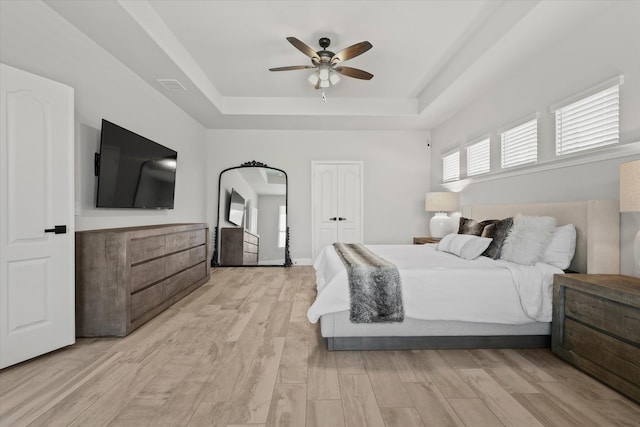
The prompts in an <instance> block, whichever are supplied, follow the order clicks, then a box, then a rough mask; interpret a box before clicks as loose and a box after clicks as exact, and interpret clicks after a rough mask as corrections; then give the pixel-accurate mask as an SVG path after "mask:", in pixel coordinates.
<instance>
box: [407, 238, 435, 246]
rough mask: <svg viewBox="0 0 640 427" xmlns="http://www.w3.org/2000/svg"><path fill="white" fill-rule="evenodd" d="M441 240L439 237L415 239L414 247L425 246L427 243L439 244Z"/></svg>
mask: <svg viewBox="0 0 640 427" xmlns="http://www.w3.org/2000/svg"><path fill="white" fill-rule="evenodd" d="M440 240H441V239H440V238H439V237H414V238H413V244H414V245H424V244H426V243H438V242H439V241H440Z"/></svg>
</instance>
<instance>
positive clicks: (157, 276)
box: [76, 224, 209, 337]
mask: <svg viewBox="0 0 640 427" xmlns="http://www.w3.org/2000/svg"><path fill="white" fill-rule="evenodd" d="M208 230H209V229H208V227H207V224H169V225H160V226H146V227H130V228H117V229H105V230H90V231H79V232H77V233H76V335H77V336H89V337H93V336H124V335H127V334H128V333H130V332H131V331H133V330H134V329H135V328H137V327H139V326H140V325H142V324H143V323H145V322H147V321H148V320H149V319H151V318H153V317H154V316H156V315H158V314H159V313H160V312H162V311H163V310H164V309H166V308H167V307H169V306H170V305H171V304H173V303H174V302H176V301H177V300H179V299H180V298H182V297H184V296H185V295H187V294H188V293H190V292H191V291H193V290H194V289H195V288H197V287H198V286H200V285H202V284H203V283H205V282H207V280H209V265H208V262H207V247H208V236H209V232H208Z"/></svg>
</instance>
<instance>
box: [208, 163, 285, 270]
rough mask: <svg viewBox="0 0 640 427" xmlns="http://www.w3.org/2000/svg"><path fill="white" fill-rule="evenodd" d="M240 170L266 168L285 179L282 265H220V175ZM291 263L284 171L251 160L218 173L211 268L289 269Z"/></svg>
mask: <svg viewBox="0 0 640 427" xmlns="http://www.w3.org/2000/svg"><path fill="white" fill-rule="evenodd" d="M241 168H266V169H273V170H276V171H278V172H282V173H283V174H284V177H285V195H284V197H285V206H286V209H287V220H286V232H287V235H286V238H285V243H284V263H283V264H269V265H260V264H256V265H220V261H219V258H220V254H219V253H218V234H219V232H220V199H221V197H220V193H221V190H222V188H221V187H222V175H223V174H224V173H225V172H227V171H230V170H234V169H241ZM292 265H293V262H292V261H291V255H290V254H289V177H288V175H287V173H286V172H285V171H283V170H282V169H278V168H274V167H271V166H267V164H266V163H261V162H257V161H255V160H251V161H250V162H245V163H242V164H241V165H240V166H233V167H230V168H227V169H225V170H223V171H222V172H220V175H218V210H217V221H216V226H215V228H214V236H213V255H212V256H211V267H291V266H292Z"/></svg>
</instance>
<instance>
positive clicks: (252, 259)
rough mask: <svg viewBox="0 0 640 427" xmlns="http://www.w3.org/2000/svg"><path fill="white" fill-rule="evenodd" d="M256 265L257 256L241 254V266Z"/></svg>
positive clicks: (246, 253)
mask: <svg viewBox="0 0 640 427" xmlns="http://www.w3.org/2000/svg"><path fill="white" fill-rule="evenodd" d="M257 263H258V254H254V253H250V252H245V253H244V254H242V264H243V265H255V264H257Z"/></svg>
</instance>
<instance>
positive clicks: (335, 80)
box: [329, 72, 340, 86]
mask: <svg viewBox="0 0 640 427" xmlns="http://www.w3.org/2000/svg"><path fill="white" fill-rule="evenodd" d="M329 81H330V82H331V84H332V85H334V86H335V85H337V84H338V82H339V81H340V76H339V75H338V73H336V72H333V73H330V75H329Z"/></svg>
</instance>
